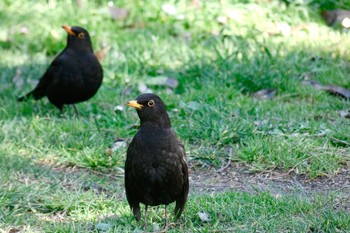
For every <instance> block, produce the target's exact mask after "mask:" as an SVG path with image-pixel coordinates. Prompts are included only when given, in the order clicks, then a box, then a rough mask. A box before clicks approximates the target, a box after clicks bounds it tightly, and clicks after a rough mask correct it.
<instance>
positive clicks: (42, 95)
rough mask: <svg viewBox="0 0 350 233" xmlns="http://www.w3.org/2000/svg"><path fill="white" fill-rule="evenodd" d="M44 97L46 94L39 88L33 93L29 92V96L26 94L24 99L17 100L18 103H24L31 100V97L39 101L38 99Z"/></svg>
mask: <svg viewBox="0 0 350 233" xmlns="http://www.w3.org/2000/svg"><path fill="white" fill-rule="evenodd" d="M44 96H45V94H44V93H42V91H41V90H40V89H38V88H37V89H34V90H33V91H31V92H29V93H28V94H26V95H24V96H22V97H19V98H18V99H17V101H19V102H22V101H25V100H27V99H29V98H30V97H33V98H34V99H35V100H38V99H41V98H43V97H44Z"/></svg>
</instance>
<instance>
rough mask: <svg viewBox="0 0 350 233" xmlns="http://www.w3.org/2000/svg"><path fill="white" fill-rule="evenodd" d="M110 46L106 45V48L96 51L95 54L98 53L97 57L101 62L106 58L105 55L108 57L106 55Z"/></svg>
mask: <svg viewBox="0 0 350 233" xmlns="http://www.w3.org/2000/svg"><path fill="white" fill-rule="evenodd" d="M110 48H111V47H110V46H106V47H104V48H102V49H100V50H98V51H96V52H95V55H96V57H97V60H99V61H100V62H102V61H103V60H104V59H105V57H106V55H107V52H108V51H109V49H110Z"/></svg>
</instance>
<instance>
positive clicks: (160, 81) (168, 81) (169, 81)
mask: <svg viewBox="0 0 350 233" xmlns="http://www.w3.org/2000/svg"><path fill="white" fill-rule="evenodd" d="M145 83H146V84H148V85H158V86H168V87H171V88H176V87H177V86H178V85H179V81H178V80H177V79H173V78H169V77H166V76H158V77H154V78H149V79H147V80H146V82H145Z"/></svg>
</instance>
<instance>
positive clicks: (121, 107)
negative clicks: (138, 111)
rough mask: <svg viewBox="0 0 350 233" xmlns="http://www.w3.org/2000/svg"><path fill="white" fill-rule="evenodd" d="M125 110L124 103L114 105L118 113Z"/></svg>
mask: <svg viewBox="0 0 350 233" xmlns="http://www.w3.org/2000/svg"><path fill="white" fill-rule="evenodd" d="M123 111H124V106H123V105H117V106H115V107H114V112H116V113H121V112H123Z"/></svg>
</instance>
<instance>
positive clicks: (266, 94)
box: [253, 88, 276, 100]
mask: <svg viewBox="0 0 350 233" xmlns="http://www.w3.org/2000/svg"><path fill="white" fill-rule="evenodd" d="M275 95H276V90H275V89H271V88H270V89H263V90H260V91H257V92H255V93H254V94H253V97H254V98H257V99H261V100H262V99H271V98H272V97H274V96H275Z"/></svg>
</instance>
